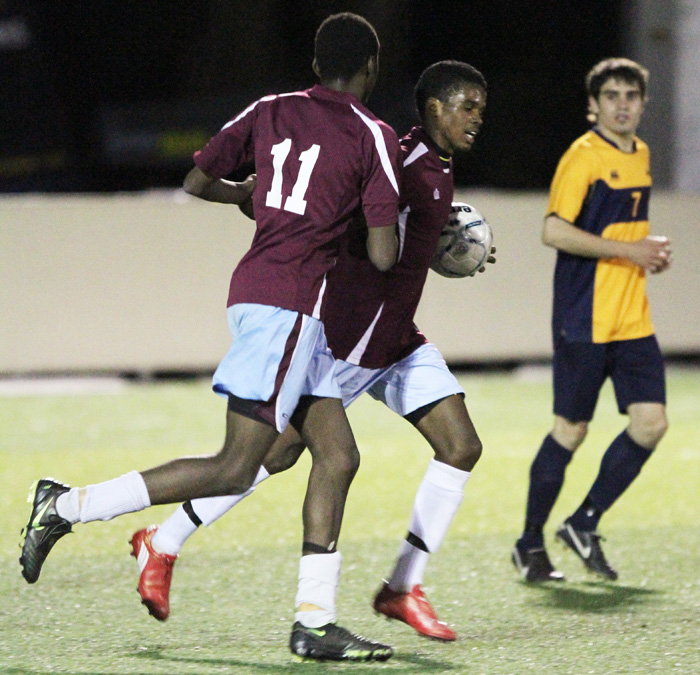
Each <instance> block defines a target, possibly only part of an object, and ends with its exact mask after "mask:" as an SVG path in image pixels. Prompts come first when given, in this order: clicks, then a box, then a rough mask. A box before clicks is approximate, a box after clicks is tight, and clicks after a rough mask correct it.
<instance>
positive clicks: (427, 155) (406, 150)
mask: <svg viewBox="0 0 700 675" xmlns="http://www.w3.org/2000/svg"><path fill="white" fill-rule="evenodd" d="M400 143H401V153H402V155H403V166H404V167H405V168H406V167H409V166H416V165H420V164H421V163H425V162H426V160H433V159H434V158H435V157H436V156H437V152H436V150H435V147H434V143H432V142H431V141H430V138H429V137H428V135H427V134H426V133H425V131H423V129H421V128H420V127H413V128H412V129H411V130H410V131H409V132H408V133H407V134H406V135H405V136H402V137H401V139H400Z"/></svg>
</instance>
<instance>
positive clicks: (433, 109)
mask: <svg viewBox="0 0 700 675" xmlns="http://www.w3.org/2000/svg"><path fill="white" fill-rule="evenodd" d="M425 112H426V114H427V115H428V116H430V117H433V118H435V119H438V118H439V117H440V116H441V115H442V101H441V100H440V99H438V98H435V97H434V96H431V97H430V98H429V99H428V100H427V101H426V102H425Z"/></svg>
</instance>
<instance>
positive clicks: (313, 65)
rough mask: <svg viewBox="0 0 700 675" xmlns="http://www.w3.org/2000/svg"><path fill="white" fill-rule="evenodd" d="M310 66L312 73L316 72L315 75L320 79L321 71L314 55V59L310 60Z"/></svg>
mask: <svg viewBox="0 0 700 675" xmlns="http://www.w3.org/2000/svg"><path fill="white" fill-rule="evenodd" d="M311 67H312V68H313V71H314V73H316V77H317V78H318V79H319V80H320V79H321V71H320V70H319V68H318V61H317V60H316V57H315V56H314V60H313V61H312V62H311Z"/></svg>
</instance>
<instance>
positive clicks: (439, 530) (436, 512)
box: [373, 394, 481, 641]
mask: <svg viewBox="0 0 700 675" xmlns="http://www.w3.org/2000/svg"><path fill="white" fill-rule="evenodd" d="M408 418H409V420H410V421H413V423H414V425H415V427H416V429H418V431H420V432H421V434H422V435H423V436H424V437H425V439H426V440H427V441H428V443H430V445H431V447H432V449H433V451H434V453H435V456H434V458H433V459H432V460H431V461H430V463H429V464H428V468H427V470H426V472H425V475H424V476H423V479H422V480H421V483H420V485H419V486H418V490H417V492H416V496H415V499H414V502H413V509H412V512H411V518H410V521H409V525H408V533H407V535H406V537H405V539H404V540H403V541H402V542H401V545H400V548H399V554H398V557H397V561H396V564H395V566H394V569H393V570H392V572H391V574H390V575H389V577H388V579H387V581H386V582H385V584H384V586H383V587H382V588H381V590H380V591H379V593H378V594H377V596H376V597H375V599H374V603H373V605H374V608H375V609H376V610H377V611H379V612H381V613H382V614H385V615H386V616H388V617H389V618H396V619H399V620H402V621H404V622H405V623H408V624H409V625H410V626H412V627H413V628H414V629H415V630H417V631H418V632H419V633H420V634H422V635H425V636H427V637H431V638H434V639H438V640H445V641H450V640H454V639H456V637H457V636H456V634H455V632H454V631H453V630H452V629H451V628H450V627H449V626H448V625H447V624H446V623H445V622H443V621H440V620H439V619H438V617H437V614H436V613H435V611H434V609H433V608H432V606H431V605H430V603H429V602H428V600H427V598H426V597H425V594H424V593H423V590H422V584H423V578H424V576H425V570H426V567H427V564H428V562H429V559H430V556H431V555H432V554H434V553H436V552H437V551H438V550H439V548H440V546H441V544H442V542H443V540H444V538H445V535H446V534H447V531H448V529H449V527H450V524H451V523H452V520H453V518H454V516H455V514H456V513H457V509H458V508H459V506H460V504H461V503H462V499H463V497H464V488H465V486H466V483H467V481H468V480H469V477H470V475H471V470H472V469H473V467H474V465H475V464H476V462H477V461H478V459H479V457H480V455H481V441H480V440H479V437H478V435H477V433H476V430H475V429H474V425H473V424H472V421H471V418H470V417H469V414H468V412H467V408H466V406H465V405H464V400H463V397H462V395H461V394H452V395H450V396H448V397H446V398H444V399H442V400H440V401H438V402H437V403H436V404H435V405H428V406H425V407H424V408H423V409H418V410H416V411H414V413H412V414H411V415H409V416H408Z"/></svg>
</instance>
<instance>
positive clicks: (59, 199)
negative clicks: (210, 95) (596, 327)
mask: <svg viewBox="0 0 700 675" xmlns="http://www.w3.org/2000/svg"><path fill="white" fill-rule="evenodd" d="M456 198H457V199H460V200H462V201H467V202H471V203H473V204H475V205H476V206H478V207H479V209H480V210H481V211H482V212H483V213H484V214H485V215H486V216H487V218H488V219H489V221H490V222H491V223H492V225H493V228H494V238H495V245H496V246H497V249H498V253H497V257H498V262H497V264H496V265H495V266H494V267H492V268H489V270H488V271H487V272H486V273H484V274H481V275H478V276H477V277H474V278H471V279H464V280H448V279H442V278H441V277H438V276H437V275H435V274H433V273H431V274H429V279H428V283H427V285H426V289H425V293H424V296H423V300H422V302H421V306H420V308H419V311H418V316H417V323H418V325H419V326H420V328H421V329H422V330H423V331H424V332H425V334H426V335H427V336H428V338H429V339H430V340H432V341H433V342H435V343H436V344H437V345H438V347H440V349H441V350H442V352H443V353H444V355H445V357H446V358H447V359H448V361H452V362H470V361H488V360H500V359H525V358H546V357H548V356H549V354H550V333H549V314H550V302H551V277H552V271H553V265H554V253H553V252H552V251H551V250H549V249H547V248H545V247H544V246H542V245H541V244H540V239H539V236H540V226H541V221H542V215H543V213H544V209H545V205H546V195H545V194H544V193H502V192H488V191H469V193H468V194H467V193H463V194H461V193H460V194H458V195H456ZM651 217H652V223H653V229H654V231H655V232H656V233H663V234H667V235H669V236H670V237H671V238H672V240H673V243H674V245H675V249H676V253H675V262H674V267H673V269H672V270H671V271H669V272H668V273H665V274H662V275H660V276H655V277H650V280H649V294H650V297H651V302H652V315H653V317H654V321H655V324H656V328H657V332H658V335H659V339H660V342H661V345H662V348H663V349H664V351H665V352H666V353H667V354H673V353H678V352H700V264H699V262H698V261H700V196H697V195H695V196H692V195H675V194H672V193H660V194H655V195H654V196H653V198H652V206H651ZM252 233H253V224H252V222H251V221H249V220H247V219H245V218H244V217H243V216H241V215H240V214H239V212H238V209H236V208H235V207H227V206H222V205H214V204H207V203H205V202H202V201H200V200H196V199H192V198H188V197H187V196H186V195H184V194H183V193H182V192H181V191H175V192H169V191H168V192H155V193H150V194H139V195H115V196H65V195H63V196H5V197H3V198H2V199H1V200H0V374H14V373H24V372H47V371H90V370H101V371H105V370H107V371H114V370H116V371H122V370H135V371H144V372H150V371H154V370H180V369H185V370H188V369H197V370H200V369H210V368H213V367H215V366H216V364H217V362H218V361H219V359H220V358H221V356H222V355H223V353H224V352H225V350H226V349H227V348H228V343H229V337H228V329H227V327H226V318H225V306H226V297H227V293H228V281H229V276H230V273H231V270H232V269H233V267H234V265H235V264H236V262H237V261H238V260H239V258H240V257H241V256H242V255H243V254H244V253H245V251H246V250H247V247H248V245H249V243H250V239H251V237H252Z"/></svg>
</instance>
